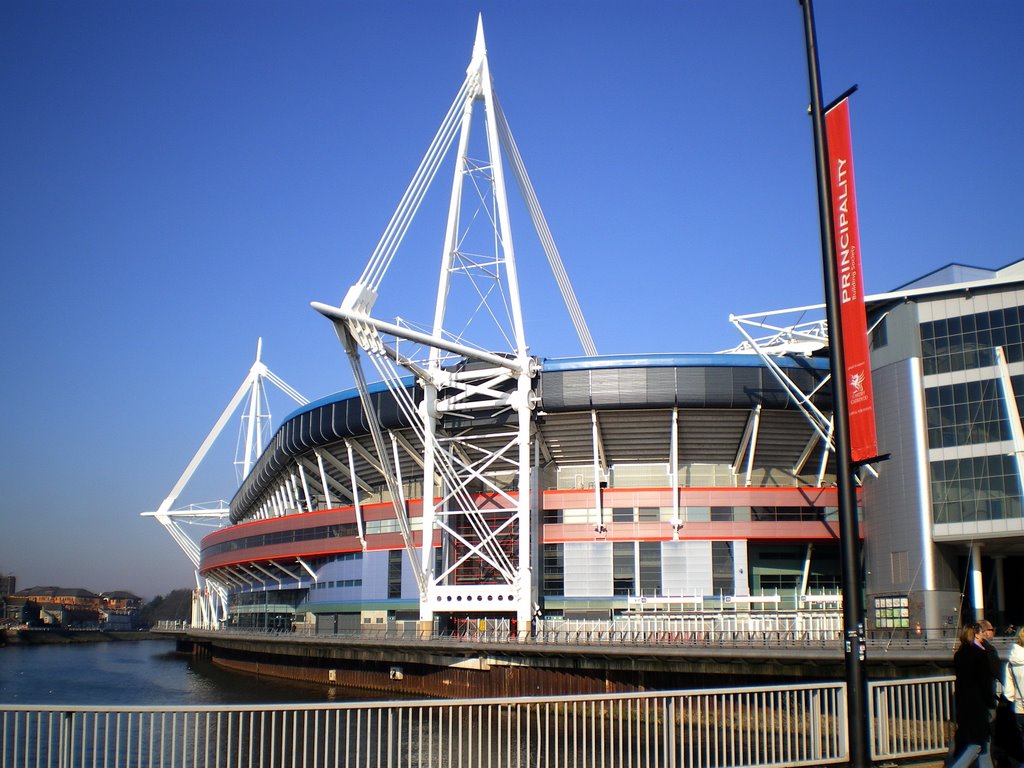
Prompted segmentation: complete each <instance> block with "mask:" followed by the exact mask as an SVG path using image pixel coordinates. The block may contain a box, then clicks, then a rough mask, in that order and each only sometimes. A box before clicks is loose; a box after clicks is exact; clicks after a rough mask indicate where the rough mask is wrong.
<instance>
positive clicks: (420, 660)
mask: <svg viewBox="0 0 1024 768" xmlns="http://www.w3.org/2000/svg"><path fill="white" fill-rule="evenodd" d="M179 645H180V646H181V650H183V651H187V652H192V653H195V654H197V655H201V656H203V657H206V658H209V659H211V660H212V661H213V662H214V663H215V664H217V665H219V666H222V667H225V668H229V669H233V670H236V671H244V672H250V673H253V674H258V675H264V676H267V677H284V678H290V679H299V680H306V681H308V682H314V683H321V684H324V685H344V686H346V687H353V688H363V689H367V690H385V691H389V692H394V691H401V692H403V693H406V694H409V695H420V696H430V697H442V698H463V697H473V698H475V697H480V696H498V697H505V696H524V695H546V694H577V693H578V694H591V693H613V692H631V691H644V690H668V689H686V688H693V687H703V688H712V687H727V686H733V685H758V684H761V685H772V684H779V683H797V682H807V681H808V680H834V679H840V678H842V676H843V654H842V651H841V649H840V648H839V647H838V644H831V643H830V644H828V645H822V644H817V645H815V646H813V647H812V646H804V647H794V646H788V647H774V648H766V647H725V646H708V645H695V644H662V645H649V644H648V645H645V644H636V645H632V644H629V643H619V642H616V643H604V644H582V643H580V644H571V645H569V644H560V643H551V642H516V641H514V640H513V641H511V642H505V643H495V642H474V641H472V640H458V639H452V638H431V639H421V640H409V639H401V638H393V637H389V638H382V637H372V636H361V635H359V634H354V635H351V636H341V635H335V636H316V635H313V636H301V635H298V636H297V635H290V634H262V633H234V632H204V631H196V630H189V631H185V632H182V633H180V635H179ZM949 659H950V655H949V653H948V650H947V649H946V648H944V647H937V648H932V649H927V648H916V649H900V650H889V651H881V650H876V651H875V652H874V653H872V652H869V653H868V660H869V676H871V677H874V678H884V679H893V678H906V677H918V676H933V675H936V674H940V675H941V674H948V673H949Z"/></svg>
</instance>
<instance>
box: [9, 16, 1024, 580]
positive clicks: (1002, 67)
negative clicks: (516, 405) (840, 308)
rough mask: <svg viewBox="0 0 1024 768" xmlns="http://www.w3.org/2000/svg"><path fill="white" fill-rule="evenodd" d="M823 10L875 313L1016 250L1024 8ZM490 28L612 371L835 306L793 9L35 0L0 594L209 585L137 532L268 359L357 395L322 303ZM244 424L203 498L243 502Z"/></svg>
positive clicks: (205, 482)
mask: <svg viewBox="0 0 1024 768" xmlns="http://www.w3.org/2000/svg"><path fill="white" fill-rule="evenodd" d="M815 10H816V14H817V22H818V38H819V45H820V51H821V67H822V77H823V89H824V95H825V98H826V100H829V99H831V98H832V97H835V96H837V95H838V94H840V93H841V92H842V91H844V90H845V89H846V88H848V87H849V86H851V85H853V84H858V85H859V88H860V90H859V92H858V93H857V94H856V95H855V96H854V97H853V102H852V108H851V109H852V125H853V137H854V153H855V161H856V178H857V194H858V201H859V207H860V224H861V243H862V253H863V258H864V274H865V282H866V288H867V290H868V292H879V291H883V290H887V289H890V288H893V287H895V286H897V285H900V284H902V283H904V282H907V281H908V280H911V279H913V278H914V277H916V276H918V275H921V274H923V273H926V272H929V271H931V270H933V269H935V268H937V267H939V266H942V265H944V264H946V263H948V262H951V261H960V262H965V263H969V264H977V265H980V266H991V267H995V266H1002V265H1004V264H1006V263H1009V262H1012V261H1015V260H1017V259H1020V258H1022V257H1024V248H1022V247H1021V244H1020V242H1021V241H1020V233H1019V222H1020V219H1021V210H1022V208H1024V205H1022V204H1024V192H1022V189H1024V188H1022V185H1021V180H1022V179H1024V159H1022V155H1021V152H1020V150H1019V146H1020V137H1021V135H1022V134H1021V131H1022V125H1024V98H1021V87H1022V84H1024V54H1022V53H1021V47H1020V41H1021V40H1022V39H1024V4H1021V3H1019V2H1010V1H1009V0H1003V1H1002V2H999V1H998V0H997V1H994V2H986V3H980V4H975V3H970V4H968V3H953V2H910V1H907V2H898V3H892V2H881V1H880V0H878V1H875V0H869V1H866V2H858V3H839V2H825V1H824V0H819V2H818V3H817V5H816V7H815ZM478 12H482V13H483V17H484V25H485V31H486V37H487V43H488V55H489V58H490V64H491V70H492V74H493V79H494V83H495V89H496V91H497V93H498V95H499V98H500V99H501V102H502V105H503V107H504V110H505V113H506V115H507V117H508V119H509V123H510V125H511V128H512V131H513V133H514V135H515V137H516V140H517V143H518V145H519V148H520V151H521V152H522V155H523V157H524V160H525V162H526V166H527V168H528V169H529V172H530V176H531V178H532V180H533V183H534V186H535V188H536V191H537V194H538V196H539V198H540V201H541V204H542V205H543V207H544V211H545V214H546V216H547V219H548V222H549V224H550V227H551V230H552V232H553V234H554V237H555V241H556V242H557V243H558V246H559V249H560V251H561V253H562V257H563V260H564V262H565V265H566V269H567V270H568V272H569V275H570V277H571V278H572V280H573V283H574V285H575V288H576V292H577V295H578V297H579V300H580V303H581V305H582V308H583V311H584V313H585V314H586V315H587V317H588V320H589V323H590V327H591V331H592V333H593V335H594V338H595V341H596V343H597V346H598V349H599V350H600V351H601V352H603V353H621V352H642V351H643V352H646V351H665V352H672V351H678V352H703V351H715V350H719V349H723V348H727V347H730V346H733V345H734V344H735V343H737V341H738V340H739V339H738V336H737V333H736V331H735V330H733V328H732V326H731V325H730V324H729V323H728V320H727V318H728V315H729V313H730V312H736V313H743V312H753V311H757V310H762V309H769V308H778V307H789V306H797V305H802V304H809V303H815V302H819V301H821V296H822V283H821V268H820V264H821V257H820V244H819V238H818V223H817V210H816V202H815V200H816V198H815V188H814V167H813V155H812V145H811V129H810V122H809V118H808V116H807V103H808V87H807V72H806V65H805V59H804V47H803V31H802V22H801V11H800V7H799V5H798V3H797V2H796V0H780V1H779V2H764V0H756V1H755V0H746V1H736V2H732V1H725V2H717V3H709V2H697V1H696V0H693V1H684V0H680V1H679V2H653V1H651V2H642V3H628V4H626V3H621V2H604V1H602V0H598V1H597V2H531V1H527V2H520V3H506V2H475V3H468V2H373V3H371V2H362V3H355V2H340V1H339V2H297V3H290V2H283V1H280V2H267V1H265V0H254V1H251V0H247V2H241V1H223V2H189V1H187V0H178V1H176V2H167V1H166V0H152V1H150V2H145V3H132V2H102V1H101V2H53V1H51V0H43V1H42V2H34V1H33V2H27V1H24V0H9V1H8V2H5V3H2V4H0V105H2V109H0V169H2V171H0V252H2V254H3V263H4V265H5V266H4V272H5V274H4V280H3V281H2V282H0V298H2V303H0V312H2V321H3V322H2V330H0V333H2V342H3V360H4V363H3V376H2V378H0V382H2V383H0V399H2V402H3V403H4V404H5V408H4V414H3V433H2V434H3V439H2V443H0V451H2V454H0V472H2V473H3V474H2V476H0V479H2V485H3V494H2V496H0V571H2V572H5V573H7V572H13V573H15V574H16V575H17V576H18V582H19V586H21V587H28V586H32V585H36V584H59V585H62V586H83V587H87V588H90V589H93V590H96V591H101V590H110V589H131V590H134V591H136V592H138V593H140V594H142V595H144V596H147V597H149V596H153V595H154V594H158V593H164V592H166V591H168V590H170V589H172V588H174V587H178V586H187V585H188V584H189V582H190V578H191V575H190V574H191V570H190V567H189V566H188V565H187V563H186V561H185V558H184V556H183V555H181V554H180V552H179V551H178V550H177V548H176V547H175V545H174V544H173V543H172V541H171V539H170V538H169V537H168V536H167V535H166V534H165V533H164V532H163V531H162V530H160V529H159V526H157V524H156V523H154V522H153V521H151V520H144V519H141V518H140V517H139V513H140V512H142V511H145V510H151V509H155V508H156V506H157V505H158V504H159V503H160V501H161V500H162V499H163V498H164V496H165V495H166V494H167V492H168V490H169V489H170V488H171V486H172V485H173V483H174V481H175V480H176V479H177V477H178V475H179V474H180V473H181V471H182V469H183V468H184V466H185V465H186V463H187V462H188V460H189V458H191V456H192V453H193V452H194V451H195V449H196V448H197V447H198V445H199V443H200V442H201V440H202V438H203V437H204V435H205V434H206V432H207V430H208V429H209V428H210V426H211V425H212V424H213V422H214V420H215V419H216V417H217V415H218V414H219V413H220V411H221V409H222V408H223V407H224V405H225V404H226V403H227V401H228V399H229V398H230V396H231V394H232V393H233V392H234V390H235V388H236V387H237V386H238V384H239V383H240V381H241V380H242V378H243V377H244V376H245V374H246V372H247V371H248V368H249V366H250V365H251V363H252V359H253V355H254V352H255V345H256V338H257V337H258V336H262V337H263V339H264V359H265V361H266V362H267V364H268V365H269V366H270V367H271V368H272V369H273V370H274V371H275V372H276V373H278V374H279V375H280V376H282V377H283V378H284V379H286V380H287V381H288V382H289V383H291V384H292V385H293V386H295V387H296V388H297V389H298V390H300V391H301V392H303V393H304V394H305V395H306V396H307V397H309V398H317V397H321V396H323V395H326V394H328V393H330V392H333V391H336V390H339V389H342V388H346V387H348V386H350V382H351V378H350V374H349V372H348V369H347V365H346V363H345V361H344V359H343V356H342V354H341V352H340V349H339V346H338V344H337V340H336V338H335V337H334V335H333V331H332V329H331V327H330V325H329V323H328V322H327V321H325V320H324V319H323V318H322V317H320V316H319V315H318V314H317V313H315V312H314V311H313V310H311V309H310V308H309V302H310V301H313V300H318V301H325V302H332V303H337V302H339V301H340V299H341V297H342V296H343V295H344V293H345V291H346V289H347V287H348V286H349V285H350V284H351V283H353V282H354V281H355V280H356V278H357V277H358V276H359V273H360V272H361V271H362V268H363V265H364V264H365V262H366V260H367V258H368V256H369V254H370V253H371V251H372V250H373V247H374V245H375V244H376V242H377V239H378V238H379V236H380V234H381V232H382V231H383V228H384V226H385V225H386V223H387V221H388V219H389V218H390V216H391V214H392V212H393V211H394V208H395V205H396V203H397V201H398V199H399V198H400V196H401V194H402V192H403V191H404V189H405V187H406V185H407V183H408V181H409V179H410V178H411V176H412V173H413V171H414V170H415V169H416V166H417V165H418V163H419V160H420V158H421V157H422V155H423V152H424V151H425V149H426V147H427V145H428V143H429V141H430V139H431V138H432V137H433V135H434V131H435V130H436V128H437V125H438V123H439V121H440V119H441V117H442V116H443V114H444V112H445V111H446V110H447V108H448V106H449V104H450V103H451V100H452V98H453V97H454V95H455V92H456V90H457V89H458V87H459V85H460V84H461V82H462V78H463V76H464V73H465V68H466V65H467V64H468V62H469V58H470V53H471V50H472V43H473V35H474V32H475V25H476V16H477V13H478ZM447 172H450V171H447ZM448 184H449V182H448V179H445V178H442V179H440V181H439V182H438V183H437V184H436V185H435V188H434V192H435V193H436V192H439V193H440V195H441V197H442V198H444V197H446V195H447V191H446V189H445V188H446V187H447V186H448ZM513 215H515V212H513ZM440 226H441V222H440V221H437V220H434V221H428V222H427V223H426V224H424V225H422V227H421V228H420V229H418V230H416V238H413V239H411V240H410V242H408V243H407V244H406V247H404V248H403V254H402V258H409V259H410V266H409V267H408V269H405V270H403V272H402V273H401V275H400V276H399V277H398V278H396V280H395V282H394V285H393V287H392V286H390V285H389V286H388V289H389V291H390V292H391V293H390V294H389V295H390V296H393V297H397V298H396V306H399V307H401V308H403V314H409V313H410V312H412V314H416V312H415V310H416V309H418V308H419V307H420V305H419V304H417V303H416V302H418V301H419V300H420V299H421V298H423V297H426V298H427V300H428V301H429V298H430V296H429V295H430V294H431V292H432V290H433V286H432V283H433V282H434V280H435V279H436V278H435V277H434V270H435V269H436V267H435V264H436V263H437V258H438V254H439V252H440V246H441V243H440V240H439V232H440ZM513 226H514V228H515V231H516V234H517V254H518V258H519V262H520V271H521V273H522V275H523V277H522V281H523V285H524V288H523V292H524V305H525V312H526V316H527V337H528V340H529V342H530V344H531V348H532V350H533V352H534V353H535V354H538V355H542V356H560V355H572V354H577V353H578V352H579V348H578V346H577V345H576V343H575V342H574V335H573V332H572V326H571V325H570V323H569V321H568V319H567V316H566V315H565V313H564V312H562V311H560V307H559V305H558V303H557V294H556V293H555V292H554V288H553V284H552V280H551V278H550V275H549V272H548V271H547V267H546V264H545V263H544V261H543V256H542V254H541V251H540V249H539V247H538V246H537V244H536V241H535V238H533V236H532V234H531V230H530V228H529V226H528V223H527V222H526V221H525V220H524V219H523V218H522V217H520V218H519V219H518V220H517V221H514V222H513ZM406 301H408V302H409V307H410V310H409V311H405V310H404V307H405V306H406V304H405V303H404V302H406ZM422 306H426V304H424V305H422ZM272 406H273V412H274V415H275V417H278V418H279V417H280V416H283V415H285V414H286V413H287V412H288V410H289V409H290V405H289V404H288V403H287V402H285V401H283V400H277V401H273V400H272ZM229 432H230V434H228V435H227V436H226V437H225V438H224V439H223V440H222V441H221V443H220V444H218V447H217V449H216V451H215V452H214V454H213V456H212V457H211V459H210V465H209V466H208V467H206V468H204V471H203V472H202V473H201V474H200V475H199V476H198V477H197V478H196V480H195V481H194V483H193V484H192V485H191V486H190V487H189V488H187V489H186V492H185V494H183V496H182V498H181V501H182V502H192V501H206V500H211V499H216V498H230V496H231V495H232V494H233V491H234V487H235V486H234V472H233V468H232V466H231V462H232V458H233V455H234V448H235V437H236V434H235V427H234V425H232V427H231V428H230V429H229Z"/></svg>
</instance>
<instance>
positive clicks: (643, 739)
mask: <svg viewBox="0 0 1024 768" xmlns="http://www.w3.org/2000/svg"><path fill="white" fill-rule="evenodd" d="M951 697H952V678H948V677H942V678H924V679H917V680H904V681H899V682H886V683H875V684H872V698H871V701H872V715H871V729H872V758H873V759H883V758H885V759H894V758H901V757H910V756H918V755H927V754H940V753H942V752H944V751H945V744H946V737H947V728H948V725H947V721H948V719H949V714H950V706H951V704H950V702H951ZM847 756H848V742H847V734H846V696H845V685H844V684H843V683H825V684H820V683H819V684H812V685H785V686H762V687H753V688H722V689H713V690H694V691H673V692H658V693H639V694H617V695H607V696H600V697H597V696H568V697H536V698H518V699H479V700H460V701H443V702H439V701H417V702H380V703H358V704H334V705H316V706H313V705H280V706H250V707H237V706H231V707H226V706H225V707H179V708H173V707H148V708H147V707H124V708H112V707H43V706H35V707H32V706H25V707H18V708H12V707H8V706H3V705H0V766H2V768H50V767H53V768H73V767H76V766H80V767H81V768H86V766H89V767H91V768H143V767H144V766H145V767H146V768H165V767H166V768H171V767H172V766H173V767H174V768H193V767H195V768H342V767H344V768H348V767H349V766H351V767H352V768H355V767H356V766H359V767H360V768H385V767H387V768H525V767H526V766H531V767H532V768H547V767H548V766H550V767H551V768H555V767H556V766H557V767H558V768H584V767H588V768H589V767H590V766H594V767H595V768H596V767H600V768H633V767H634V766H636V768H641V767H643V768H647V767H648V766H649V767H650V768H662V766H664V767H665V768H683V766H686V767H691V766H692V767H693V768H697V767H698V766H699V767H700V768H730V767H732V766H764V767H766V768H767V767H769V766H771V767H775V766H779V767H781V766H802V765H830V764H837V763H843V762H845V761H846V760H847Z"/></svg>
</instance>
